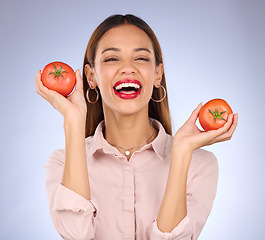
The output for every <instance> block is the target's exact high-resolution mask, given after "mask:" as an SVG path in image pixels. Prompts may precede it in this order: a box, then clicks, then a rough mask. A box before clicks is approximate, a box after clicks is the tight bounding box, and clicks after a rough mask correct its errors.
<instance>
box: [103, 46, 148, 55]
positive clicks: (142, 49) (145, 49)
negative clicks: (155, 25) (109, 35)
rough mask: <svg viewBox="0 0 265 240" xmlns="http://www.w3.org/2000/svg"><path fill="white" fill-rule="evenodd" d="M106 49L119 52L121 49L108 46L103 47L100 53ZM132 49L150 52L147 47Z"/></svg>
mask: <svg viewBox="0 0 265 240" xmlns="http://www.w3.org/2000/svg"><path fill="white" fill-rule="evenodd" d="M107 51H115V52H120V51H121V50H120V49H119V48H115V47H109V48H106V49H104V50H103V51H102V52H101V54H103V53H104V52H107ZM134 51H136V52H140V51H146V52H149V53H151V51H150V50H149V49H148V48H135V49H134Z"/></svg>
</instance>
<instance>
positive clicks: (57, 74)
mask: <svg viewBox="0 0 265 240" xmlns="http://www.w3.org/2000/svg"><path fill="white" fill-rule="evenodd" d="M53 66H54V69H55V71H54V72H50V73H49V75H50V74H54V75H55V79H58V78H59V77H60V76H62V78H63V79H64V76H63V75H62V73H67V72H66V71H62V69H63V67H62V66H61V67H60V68H59V69H57V68H56V66H55V65H54V64H53Z"/></svg>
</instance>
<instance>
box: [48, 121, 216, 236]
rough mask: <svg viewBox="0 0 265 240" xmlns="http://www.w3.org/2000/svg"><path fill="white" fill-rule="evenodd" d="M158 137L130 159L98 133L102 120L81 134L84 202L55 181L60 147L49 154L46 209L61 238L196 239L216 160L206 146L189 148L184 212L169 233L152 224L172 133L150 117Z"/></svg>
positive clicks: (206, 210)
mask: <svg viewBox="0 0 265 240" xmlns="http://www.w3.org/2000/svg"><path fill="white" fill-rule="evenodd" d="M152 122H153V124H154V126H155V127H156V128H157V130H158V131H159V132H158V136H157V137H156V138H155V139H154V140H153V142H152V143H150V144H147V145H145V146H144V147H143V148H142V149H140V150H138V151H136V152H134V153H133V154H132V156H131V158H130V161H128V160H127V159H126V157H125V156H123V155H122V154H121V153H120V152H119V151H118V150H117V149H116V148H114V147H112V146H111V145H110V144H109V143H108V142H107V141H106V140H105V139H104V137H103V133H102V129H103V127H104V121H102V122H101V123H100V124H99V125H98V127H97V129H96V131H95V134H94V136H90V137H88V138H86V140H85V141H86V154H87V155H86V157H87V168H88V174H89V182H90V188H91V200H90V201H88V200H86V199H85V198H83V197H82V196H80V195H78V194H77V193H75V192H73V191H72V190H70V189H68V188H66V187H64V186H63V185H61V184H60V182H61V179H62V174H63V168H64V161H65V150H64V149H60V150H57V151H55V152H53V153H52V154H51V156H50V157H49V159H48V161H47V164H46V188H47V193H48V199H49V204H50V213H51V216H52V219H53V222H54V224H55V227H56V229H57V231H58V232H59V233H60V235H61V236H62V237H63V239H78V240H81V239H97V240H120V239H128V240H132V239H137V240H145V239H153V240H156V239H157V240H160V239H161V240H162V239H178V240H188V239H189V240H190V239H193V240H195V239H197V238H198V236H199V234H200V232H201V230H202V228H203V226H204V224H205V222H206V220H207V217H208V215H209V214H210V211H211V208H212V203H213V200H214V197H215V194H216V187H217V178H218V164H217V160H216V158H215V156H214V155H213V154H212V153H211V152H208V151H206V150H202V149H198V150H196V151H194V152H193V154H192V160H191V163H190V168H189V173H188V179H187V216H186V217H185V218H184V219H183V220H182V221H181V222H180V223H179V224H178V226H176V227H175V228H174V229H173V230H172V232H170V233H163V232H161V231H160V230H159V229H158V227H157V223H156V218H157V216H158V213H159V209H160V205H161V202H162V199H163V195H164V191H165V187H166V183H167V177H168V172H169V166H170V157H171V147H172V141H173V137H172V136H171V135H168V134H166V132H165V130H164V128H163V126H162V124H161V123H160V122H158V121H156V120H154V119H152Z"/></svg>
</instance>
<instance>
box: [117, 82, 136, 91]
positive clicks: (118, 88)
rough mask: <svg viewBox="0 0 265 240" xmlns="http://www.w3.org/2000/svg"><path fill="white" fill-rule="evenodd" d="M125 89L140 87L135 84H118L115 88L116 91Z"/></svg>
mask: <svg viewBox="0 0 265 240" xmlns="http://www.w3.org/2000/svg"><path fill="white" fill-rule="evenodd" d="M125 87H134V88H136V89H138V88H140V85H138V84H136V83H122V84H119V85H117V86H116V87H115V89H116V90H120V89H122V88H125Z"/></svg>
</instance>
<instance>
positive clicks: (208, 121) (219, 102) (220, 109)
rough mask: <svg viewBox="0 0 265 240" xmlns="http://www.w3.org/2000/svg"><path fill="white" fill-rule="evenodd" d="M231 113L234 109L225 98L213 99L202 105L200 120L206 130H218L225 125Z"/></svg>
mask: <svg viewBox="0 0 265 240" xmlns="http://www.w3.org/2000/svg"><path fill="white" fill-rule="evenodd" d="M231 113H233V111H232V109H231V107H230V106H229V105H228V103H227V102H226V101H225V100H223V99H212V100H210V101H209V102H207V103H205V105H203V106H202V108H201V110H200V113H199V122H200V124H201V126H202V128H203V129H204V130H205V131H209V130H217V129H219V128H220V127H222V126H224V124H225V123H226V121H227V119H228V116H229V115H230V114H231Z"/></svg>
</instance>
